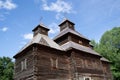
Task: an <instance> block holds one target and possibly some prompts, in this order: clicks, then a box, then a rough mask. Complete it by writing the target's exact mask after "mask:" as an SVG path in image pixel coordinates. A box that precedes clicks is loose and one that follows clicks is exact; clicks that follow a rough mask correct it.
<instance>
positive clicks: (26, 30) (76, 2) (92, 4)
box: [0, 0, 120, 58]
mask: <svg viewBox="0 0 120 80" xmlns="http://www.w3.org/2000/svg"><path fill="white" fill-rule="evenodd" d="M119 4H120V0H0V57H2V56H9V57H11V58H12V56H13V55H15V54H16V53H17V52H18V51H19V50H20V49H21V48H22V47H23V46H24V45H25V44H26V43H27V42H28V41H29V40H30V39H31V38H32V29H33V28H35V27H36V26H37V25H38V24H39V23H40V22H42V23H43V24H44V25H46V26H47V27H48V28H50V29H51V31H50V32H49V37H50V38H53V37H54V36H55V35H57V34H58V32H59V27H58V26H57V25H58V24H59V23H60V22H61V21H62V20H63V18H64V16H65V17H66V18H68V19H69V20H71V21H72V22H74V23H75V29H76V30H77V31H78V32H80V33H81V34H83V35H84V36H86V37H87V38H89V39H94V40H96V41H97V42H99V39H100V38H101V36H102V34H103V33H104V32H105V31H107V30H110V29H112V28H113V27H116V26H120V5H119ZM41 18H42V20H41Z"/></svg>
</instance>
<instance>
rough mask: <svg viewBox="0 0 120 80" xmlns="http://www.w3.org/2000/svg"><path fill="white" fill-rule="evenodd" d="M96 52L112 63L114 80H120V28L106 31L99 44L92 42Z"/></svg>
mask: <svg viewBox="0 0 120 80" xmlns="http://www.w3.org/2000/svg"><path fill="white" fill-rule="evenodd" d="M91 43H92V44H93V45H94V46H95V47H94V50H96V51H97V52H99V53H101V55H103V56H104V57H106V58H107V59H109V60H110V61H111V70H112V74H113V77H114V80H120V27H114V28H113V29H112V30H109V31H106V32H105V33H104V34H103V36H102V37H101V39H100V42H99V43H96V42H95V41H94V40H93V41H92V42H91Z"/></svg>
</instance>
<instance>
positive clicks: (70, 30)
mask: <svg viewBox="0 0 120 80" xmlns="http://www.w3.org/2000/svg"><path fill="white" fill-rule="evenodd" d="M67 33H72V34H74V35H77V36H79V37H81V38H83V39H86V40H88V41H90V40H89V39H87V38H86V37H84V36H83V35H82V34H80V33H78V32H77V31H74V30H72V29H70V28H68V27H67V28H65V29H64V30H62V31H61V32H60V33H59V34H58V35H57V36H56V37H55V38H53V40H56V39H58V38H60V37H61V36H63V35H65V34H67Z"/></svg>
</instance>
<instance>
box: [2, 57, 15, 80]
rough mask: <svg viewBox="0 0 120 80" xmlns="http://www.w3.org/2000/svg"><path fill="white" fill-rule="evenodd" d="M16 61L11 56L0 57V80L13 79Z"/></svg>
mask: <svg viewBox="0 0 120 80" xmlns="http://www.w3.org/2000/svg"><path fill="white" fill-rule="evenodd" d="M13 70H14V63H13V62H12V59H11V58H9V57H0V80H13Z"/></svg>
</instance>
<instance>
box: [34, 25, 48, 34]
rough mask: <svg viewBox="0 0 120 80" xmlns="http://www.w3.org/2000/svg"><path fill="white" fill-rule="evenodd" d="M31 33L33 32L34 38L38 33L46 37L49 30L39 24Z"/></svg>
mask: <svg viewBox="0 0 120 80" xmlns="http://www.w3.org/2000/svg"><path fill="white" fill-rule="evenodd" d="M32 31H33V32H34V36H35V35H36V34H38V33H40V34H44V35H47V36H48V31H49V28H47V27H46V26H45V25H44V24H43V23H40V24H39V25H37V26H36V27H35V28H34V29H33V30H32Z"/></svg>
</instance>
